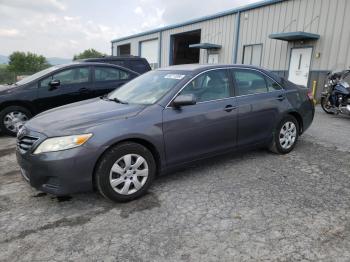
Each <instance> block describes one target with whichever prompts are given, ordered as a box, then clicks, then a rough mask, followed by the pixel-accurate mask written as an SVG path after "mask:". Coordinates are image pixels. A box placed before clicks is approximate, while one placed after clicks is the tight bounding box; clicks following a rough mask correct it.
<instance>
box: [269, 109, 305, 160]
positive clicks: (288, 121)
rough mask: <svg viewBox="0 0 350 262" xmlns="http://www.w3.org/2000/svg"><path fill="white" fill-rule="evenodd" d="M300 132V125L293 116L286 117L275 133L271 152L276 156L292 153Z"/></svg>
mask: <svg viewBox="0 0 350 262" xmlns="http://www.w3.org/2000/svg"><path fill="white" fill-rule="evenodd" d="M299 130H300V129H299V123H298V121H297V120H296V119H295V117H293V116H291V115H288V116H286V117H284V118H283V119H282V121H281V122H280V123H279V124H278V125H277V127H276V129H275V131H274V134H273V141H272V143H271V146H270V147H269V149H270V151H272V152H274V153H276V154H287V153H289V152H291V151H292V150H293V149H294V147H295V145H296V143H297V141H298V137H299Z"/></svg>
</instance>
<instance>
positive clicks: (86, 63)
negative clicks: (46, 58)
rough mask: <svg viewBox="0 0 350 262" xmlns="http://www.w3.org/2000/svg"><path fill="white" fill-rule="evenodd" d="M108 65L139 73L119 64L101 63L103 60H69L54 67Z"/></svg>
mask: <svg viewBox="0 0 350 262" xmlns="http://www.w3.org/2000/svg"><path fill="white" fill-rule="evenodd" d="M89 65H90V66H108V67H115V68H120V69H123V70H126V71H129V72H132V73H136V74H137V75H139V73H137V72H135V71H133V70H131V69H129V68H127V67H124V66H120V65H114V64H109V63H103V62H81V61H75V62H71V63H67V64H61V65H55V67H56V68H57V69H63V68H69V67H76V66H89Z"/></svg>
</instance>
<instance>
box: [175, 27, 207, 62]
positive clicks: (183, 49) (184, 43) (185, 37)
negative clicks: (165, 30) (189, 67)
mask: <svg viewBox="0 0 350 262" xmlns="http://www.w3.org/2000/svg"><path fill="white" fill-rule="evenodd" d="M171 42H172V59H170V60H171V61H170V64H171V65H181V64H196V63H199V49H197V48H190V47H189V46H190V45H193V44H198V43H200V42H201V30H196V31H191V32H186V33H181V34H176V35H172V36H171Z"/></svg>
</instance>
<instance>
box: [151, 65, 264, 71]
mask: <svg viewBox="0 0 350 262" xmlns="http://www.w3.org/2000/svg"><path fill="white" fill-rule="evenodd" d="M226 67H227V68H229V67H236V68H252V69H258V70H264V69H262V68H260V67H257V66H251V65H241V64H184V65H174V66H168V67H163V68H159V69H157V70H160V71H162V70H164V71H167V70H170V71H172V70H175V71H193V72H194V71H205V70H208V69H215V68H226Z"/></svg>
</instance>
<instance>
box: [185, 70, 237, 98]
mask: <svg viewBox="0 0 350 262" xmlns="http://www.w3.org/2000/svg"><path fill="white" fill-rule="evenodd" d="M180 94H182V95H183V94H193V95H195V97H196V98H197V102H204V101H210V100H217V99H223V98H227V97H230V84H229V78H228V76H227V74H226V70H214V71H209V72H208V73H204V74H201V75H200V76H198V77H197V78H195V79H194V80H193V81H191V82H190V83H189V84H187V86H186V87H185V88H184V89H183V90H182V91H181V93H180Z"/></svg>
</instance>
